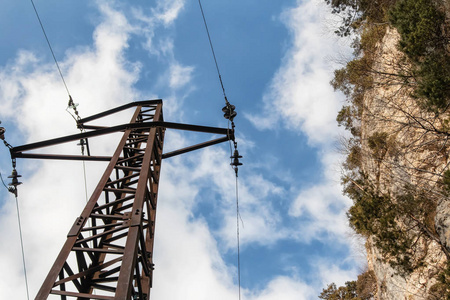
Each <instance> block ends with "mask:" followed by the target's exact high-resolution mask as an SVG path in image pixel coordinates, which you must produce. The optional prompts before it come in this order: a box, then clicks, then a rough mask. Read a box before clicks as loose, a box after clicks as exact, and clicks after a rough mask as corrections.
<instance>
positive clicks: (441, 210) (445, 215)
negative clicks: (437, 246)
mask: <svg viewBox="0 0 450 300" xmlns="http://www.w3.org/2000/svg"><path fill="white" fill-rule="evenodd" d="M436 232H437V233H438V234H439V239H440V240H441V242H442V243H443V244H444V246H445V247H446V248H447V250H448V251H449V252H450V203H449V201H445V200H443V201H441V202H440V203H439V204H438V206H437V209H436Z"/></svg>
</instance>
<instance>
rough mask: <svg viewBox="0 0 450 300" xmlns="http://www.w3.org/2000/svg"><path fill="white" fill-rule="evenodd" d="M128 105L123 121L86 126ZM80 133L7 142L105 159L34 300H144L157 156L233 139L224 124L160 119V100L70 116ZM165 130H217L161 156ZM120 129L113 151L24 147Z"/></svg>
mask: <svg viewBox="0 0 450 300" xmlns="http://www.w3.org/2000/svg"><path fill="white" fill-rule="evenodd" d="M129 107H136V110H135V112H134V115H133V117H132V119H131V122H130V123H129V124H125V125H119V126H114V127H100V126H92V125H87V124H86V123H87V122H88V121H92V120H95V119H98V118H101V117H104V116H106V115H110V114H112V113H115V112H118V111H121V110H123V109H126V108H129ZM78 124H79V126H80V128H83V129H85V130H90V131H89V132H84V133H82V134H77V135H72V136H69V137H64V138H58V139H53V140H49V141H45V142H39V143H34V144H29V145H25V146H20V147H15V148H13V149H12V150H11V153H12V156H13V157H23V158H41V159H71V160H78V159H79V160H81V159H83V160H103V161H108V160H109V164H108V166H107V168H106V170H105V172H104V174H103V176H102V177H101V179H100V181H99V183H98V185H97V187H96V189H95V190H94V192H93V194H92V196H91V197H90V199H89V201H88V203H87V204H86V207H85V208H84V210H83V211H82V213H81V215H80V216H79V217H78V218H77V219H76V221H75V223H74V225H73V226H72V228H71V230H70V231H69V233H68V235H67V240H66V242H65V244H64V246H63V248H62V250H61V252H60V253H59V255H58V257H57V259H56V261H55V263H54V265H53V267H52V268H51V270H50V272H49V274H48V276H47V278H46V279H45V281H44V283H43V285H42V287H41V289H40V290H39V292H38V294H37V296H36V298H35V299H39V300H41V299H68V298H77V299H104V300H113V299H121V300H123V299H139V300H146V299H149V298H150V288H151V286H152V278H153V257H152V256H153V244H154V239H153V237H154V232H155V217H156V207H157V202H158V183H159V177H160V170H161V162H162V159H163V158H167V157H171V156H174V155H177V154H181V153H185V152H188V151H191V150H195V149H199V148H203V147H206V146H209V145H213V144H217V143H221V142H223V141H227V140H230V139H234V136H233V132H232V131H230V130H228V129H223V128H214V127H204V126H195V125H186V124H178V123H168V122H164V121H163V113H162V101H161V100H148V101H140V102H133V103H131V104H128V105H124V106H122V107H119V108H116V109H113V110H110V111H107V112H104V113H101V114H98V115H95V116H92V117H89V118H85V119H81V120H79V121H78ZM166 128H175V129H182V130H194V131H200V132H209V133H215V134H223V135H225V136H224V137H222V138H218V139H214V140H211V141H208V142H205V143H202V144H197V145H194V146H191V147H187V148H183V149H180V150H177V151H173V152H170V153H167V154H163V144H164V133H165V130H166ZM116 131H123V136H122V138H121V140H120V142H119V145H118V146H117V149H116V150H115V152H114V154H113V156H111V157H103V156H74V155H55V154H37V153H24V152H25V151H28V150H32V149H36V148H40V147H45V146H50V145H55V144H59V143H62V142H67V141H71V140H77V139H81V140H82V143H86V141H87V138H88V137H93V136H97V135H102V134H105V133H111V132H116Z"/></svg>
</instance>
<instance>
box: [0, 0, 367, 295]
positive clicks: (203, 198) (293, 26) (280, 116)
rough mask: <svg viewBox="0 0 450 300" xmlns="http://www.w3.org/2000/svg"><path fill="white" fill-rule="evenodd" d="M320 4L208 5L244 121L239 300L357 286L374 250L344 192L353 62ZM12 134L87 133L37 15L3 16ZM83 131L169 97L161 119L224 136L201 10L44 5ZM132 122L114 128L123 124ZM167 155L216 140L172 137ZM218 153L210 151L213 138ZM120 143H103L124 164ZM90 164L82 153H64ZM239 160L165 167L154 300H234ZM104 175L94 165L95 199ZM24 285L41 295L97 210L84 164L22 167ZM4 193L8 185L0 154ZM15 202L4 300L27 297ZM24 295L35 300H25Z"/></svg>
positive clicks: (289, 0) (3, 196) (1, 261)
mask: <svg viewBox="0 0 450 300" xmlns="http://www.w3.org/2000/svg"><path fill="white" fill-rule="evenodd" d="M322 2H324V1H320V0H310V1H294V0H278V1H273V0H259V1H256V0H247V1H203V3H202V4H203V9H204V12H205V15H206V19H207V21H208V26H209V30H210V34H211V38H212V42H213V44H214V47H215V52H216V57H217V60H218V63H219V67H220V71H221V74H222V79H223V83H224V86H225V89H226V93H227V96H228V100H229V101H230V102H231V103H232V104H234V105H235V106H236V110H237V112H238V116H237V117H236V119H235V122H236V126H237V132H236V134H237V141H238V148H239V151H240V153H241V154H242V155H243V156H244V158H243V159H242V162H243V163H244V166H242V167H241V168H240V170H239V195H240V197H239V198H240V199H239V200H240V213H241V217H242V223H241V228H240V233H241V234H240V238H241V285H242V291H241V294H242V299H252V300H253V299H254V300H269V299H317V295H318V294H319V293H320V291H321V289H322V288H323V287H325V286H326V284H328V283H330V282H332V281H335V282H336V283H338V284H343V283H344V282H345V281H347V280H351V279H354V278H356V275H357V274H358V273H359V272H361V271H362V270H363V269H364V267H365V265H364V259H363V258H362V257H363V255H364V251H363V250H362V249H363V247H362V246H361V241H359V240H358V239H357V238H356V237H355V236H354V235H353V234H352V232H351V231H350V230H349V229H348V227H347V221H346V218H345V210H346V208H348V206H349V205H350V202H349V200H348V199H346V198H345V197H343V196H342V195H341V187H340V186H339V176H340V167H339V162H340V161H341V160H342V155H341V154H340V153H339V151H338V150H337V149H338V144H339V139H340V138H341V137H342V136H343V135H345V133H344V132H343V131H342V129H341V128H338V127H337V124H336V122H335V116H336V114H337V111H338V110H339V108H340V106H341V105H342V101H343V98H342V96H341V95H339V94H337V93H334V92H333V90H332V88H331V87H330V86H329V83H328V82H329V81H330V79H331V78H332V73H333V70H334V69H335V68H337V67H339V64H338V61H342V57H346V56H347V55H348V53H349V49H348V47H347V46H346V44H345V41H340V40H338V39H337V38H336V37H334V36H333V33H332V32H333V24H335V22H334V20H333V17H332V16H331V14H330V13H329V11H328V9H327V7H326V5H325V4H324V3H322ZM2 4H3V5H2V10H1V11H0V27H1V28H2V35H1V36H0V39H1V42H0V54H1V55H0V120H1V121H2V125H1V126H4V127H5V128H6V130H7V132H6V140H7V141H8V142H9V143H10V144H12V145H14V146H18V145H21V144H24V143H29V142H34V141H39V140H44V139H48V138H52V137H58V136H63V135H67V134H71V133H76V132H77V130H76V127H75V123H74V121H73V119H72V118H71V117H70V115H69V114H68V113H67V112H66V107H67V101H68V96H67V92H66V90H65V87H64V85H63V83H62V81H61V78H60V77H59V74H58V72H57V69H56V67H55V64H54V62H53V59H52V56H51V53H50V51H49V49H48V46H47V44H46V41H45V38H44V36H43V34H42V31H41V29H40V27H39V23H38V20H37V18H36V16H35V15H34V11H33V7H32V5H31V2H27V1H21V2H18V3H15V2H7V3H2ZM35 4H36V7H37V9H38V11H39V14H40V17H41V19H42V22H43V24H44V26H45V29H46V32H47V35H48V37H49V39H50V42H51V44H52V46H53V49H54V52H55V55H56V57H57V59H58V61H59V63H60V66H61V70H62V73H63V74H64V77H65V80H66V82H67V86H68V89H69V91H70V93H71V95H72V97H73V98H74V100H75V102H76V103H79V104H80V105H79V107H78V110H79V112H80V115H81V116H82V117H85V116H89V115H91V114H94V113H97V112H100V111H102V110H105V109H108V108H112V107H115V106H118V105H121V104H124V103H128V102H131V101H136V100H143V99H156V98H162V99H163V101H164V114H165V120H167V121H173V122H183V123H190V124H198V125H209V126H220V127H226V126H227V121H226V120H225V119H224V118H223V116H222V111H221V108H222V106H223V105H224V99H223V95H222V90H221V87H220V83H219V80H218V77H217V73H216V69H215V65H214V60H213V58H212V55H211V50H210V47H209V43H208V39H207V35H206V32H205V28H204V25H203V19H202V16H201V12H200V8H199V5H198V1H197V0H170V1H168V0H165V1H163V0H152V1H131V2H130V1H119V0H114V1H79V2H77V3H73V2H70V3H69V2H64V1H63V2H62V1H54V0H52V1H40V0H36V1H35ZM128 119H129V115H124V116H123V115H121V116H119V117H118V118H117V119H114V120H109V122H110V123H111V124H120V123H123V122H127V120H128ZM166 137H167V138H166V145H165V149H166V151H170V150H171V149H175V148H177V147H182V146H185V145H189V144H193V143H196V142H202V141H204V139H205V136H204V135H200V134H191V133H182V132H177V131H168V132H167V136H166ZM207 138H208V137H207ZM117 141H118V139H117V136H112V137H108V138H105V139H103V140H101V141H100V142H95V141H92V142H91V143H92V145H91V147H92V151H93V152H94V153H95V154H99V155H101V154H105V153H110V152H111V151H113V150H112V149H114V148H115V145H116V144H115V143H116V142H117ZM59 150H60V151H65V152H66V153H78V152H79V151H80V149H79V148H78V147H77V146H76V144H70V145H64V146H63V147H61V148H60V149H59ZM229 156H230V153H229V146H228V145H227V144H223V145H218V146H213V147H210V148H208V149H205V150H201V151H196V152H192V153H189V154H185V155H183V156H179V157H174V158H170V159H167V160H165V161H164V162H163V166H162V175H161V176H162V179H161V184H160V195H159V199H160V200H159V207H158V217H157V226H156V230H157V233H156V241H155V264H156V269H155V273H154V274H155V278H154V288H153V290H152V299H211V298H212V299H237V297H238V293H237V254H236V207H235V178H234V172H233V170H232V169H231V168H230V166H229ZM104 167H105V164H102V163H87V164H86V170H87V193H88V194H89V193H90V192H91V191H92V190H93V189H94V188H95V185H96V182H97V180H98V178H99V177H100V176H101V174H102V172H103V169H104ZM17 169H18V171H19V173H20V174H22V175H23V178H22V179H21V180H22V181H23V182H24V184H23V185H21V186H20V187H19V201H20V209H21V220H22V227H23V235H24V246H25V255H26V262H27V270H28V280H29V286H30V293H31V295H32V297H34V295H35V294H36V292H37V290H38V288H39V286H40V284H41V283H42V281H43V279H44V277H45V275H46V273H47V272H48V270H49V269H50V266H51V264H52V263H53V261H54V259H55V258H56V255H57V253H58V252H59V250H60V247H61V246H62V243H63V242H64V240H65V236H66V234H67V232H68V230H69V228H70V226H71V225H72V223H73V220H74V219H75V218H76V217H77V216H78V214H79V213H80V212H81V210H82V208H83V206H84V204H85V194H86V192H85V188H84V179H83V166H82V164H81V163H80V162H61V161H36V160H19V161H18V167H17ZM0 170H1V173H2V176H3V178H4V179H6V177H7V176H8V175H9V174H10V172H11V161H10V158H9V154H8V151H7V149H6V148H5V147H1V148H0ZM17 226H18V225H17V214H16V211H15V202H14V198H13V196H12V195H11V194H9V193H8V192H7V191H6V189H2V190H1V191H0V232H1V236H2V239H3V241H8V242H7V243H6V242H4V243H1V245H0V265H1V266H2V268H3V269H7V270H10V272H8V273H7V274H1V275H0V295H2V298H5V299H7V298H20V299H24V298H25V295H26V294H25V285H24V282H23V273H22V263H21V256H20V242H19V237H18V235H19V233H18V229H17ZM18 293H23V297H22V296H18V295H17V294H18Z"/></svg>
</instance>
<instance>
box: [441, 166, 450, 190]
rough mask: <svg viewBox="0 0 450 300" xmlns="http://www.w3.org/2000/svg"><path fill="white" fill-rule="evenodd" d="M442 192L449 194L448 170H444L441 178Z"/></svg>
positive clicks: (449, 171)
mask: <svg viewBox="0 0 450 300" xmlns="http://www.w3.org/2000/svg"><path fill="white" fill-rule="evenodd" d="M442 184H443V190H444V191H445V192H446V193H447V195H449V194H450V170H446V171H445V172H444V174H443V176H442Z"/></svg>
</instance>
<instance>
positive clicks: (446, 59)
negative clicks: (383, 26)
mask: <svg viewBox="0 0 450 300" xmlns="http://www.w3.org/2000/svg"><path fill="white" fill-rule="evenodd" d="M389 20H390V22H391V24H392V25H393V26H394V27H396V28H397V30H398V31H399V33H400V36H401V38H400V42H399V47H400V50H402V51H403V52H404V53H405V54H406V56H407V57H408V58H409V59H410V62H411V64H412V69H413V73H414V74H415V77H416V81H417V88H416V90H415V91H414V93H413V96H415V97H417V98H419V99H422V104H423V105H424V108H426V109H428V110H432V111H438V110H443V109H446V108H447V107H448V105H449V103H450V96H449V95H450V87H449V86H450V56H449V53H448V49H447V47H448V42H449V38H448V37H447V36H446V35H445V30H444V25H445V14H444V12H442V11H440V10H439V9H438V8H437V7H436V6H435V5H434V4H433V3H432V2H431V1H429V0H399V1H397V3H396V5H395V6H394V8H393V9H392V10H391V11H390V12H389Z"/></svg>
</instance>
